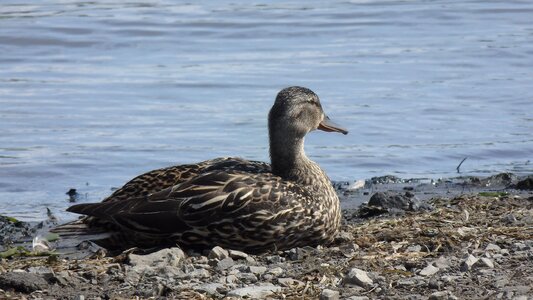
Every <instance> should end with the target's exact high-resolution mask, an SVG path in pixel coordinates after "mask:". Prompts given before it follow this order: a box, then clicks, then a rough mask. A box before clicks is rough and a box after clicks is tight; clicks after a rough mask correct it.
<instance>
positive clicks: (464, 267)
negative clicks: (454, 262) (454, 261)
mask: <svg viewBox="0 0 533 300" xmlns="http://www.w3.org/2000/svg"><path fill="white" fill-rule="evenodd" d="M477 261H478V259H477V258H476V257H475V256H474V255H472V254H469V255H468V257H467V258H466V259H465V260H463V262H462V263H461V272H467V271H469V270H470V269H471V268H472V266H473V265H474V264H475V263H476V262H477Z"/></svg>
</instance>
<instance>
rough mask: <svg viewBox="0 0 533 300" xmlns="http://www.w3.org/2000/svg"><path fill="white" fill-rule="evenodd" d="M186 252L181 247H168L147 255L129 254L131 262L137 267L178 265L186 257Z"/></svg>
mask: <svg viewBox="0 0 533 300" xmlns="http://www.w3.org/2000/svg"><path fill="white" fill-rule="evenodd" d="M185 257H186V256H185V253H184V252H183V250H181V249H180V248H177V247H174V248H166V249H163V250H160V251H157V252H154V253H150V254H147V255H137V254H132V253H130V254H129V255H128V259H129V264H130V265H132V266H134V267H136V266H138V267H164V266H169V265H170V266H177V265H178V264H179V262H180V261H182V260H183V259H185Z"/></svg>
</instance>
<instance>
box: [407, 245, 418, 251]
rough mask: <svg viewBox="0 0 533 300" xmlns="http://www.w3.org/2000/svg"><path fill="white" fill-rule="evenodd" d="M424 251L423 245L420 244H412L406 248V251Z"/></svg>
mask: <svg viewBox="0 0 533 300" xmlns="http://www.w3.org/2000/svg"><path fill="white" fill-rule="evenodd" d="M420 251H422V246H420V245H411V246H409V247H407V249H405V252H420Z"/></svg>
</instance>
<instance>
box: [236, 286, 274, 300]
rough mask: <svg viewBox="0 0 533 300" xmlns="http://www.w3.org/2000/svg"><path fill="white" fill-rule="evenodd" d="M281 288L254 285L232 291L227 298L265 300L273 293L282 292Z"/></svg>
mask: <svg viewBox="0 0 533 300" xmlns="http://www.w3.org/2000/svg"><path fill="white" fill-rule="evenodd" d="M280 291H281V287H280V286H276V285H273V284H266V285H253V286H248V287H243V288H239V289H235V290H232V291H230V292H229V293H228V294H227V296H230V297H241V298H245V297H248V298H252V299H264V298H266V297H268V296H270V295H272V294H273V293H276V292H280Z"/></svg>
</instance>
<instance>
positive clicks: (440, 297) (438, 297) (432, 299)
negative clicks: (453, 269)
mask: <svg viewBox="0 0 533 300" xmlns="http://www.w3.org/2000/svg"><path fill="white" fill-rule="evenodd" d="M447 299H448V292H447V291H438V292H434V293H433V294H431V295H429V300H447Z"/></svg>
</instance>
